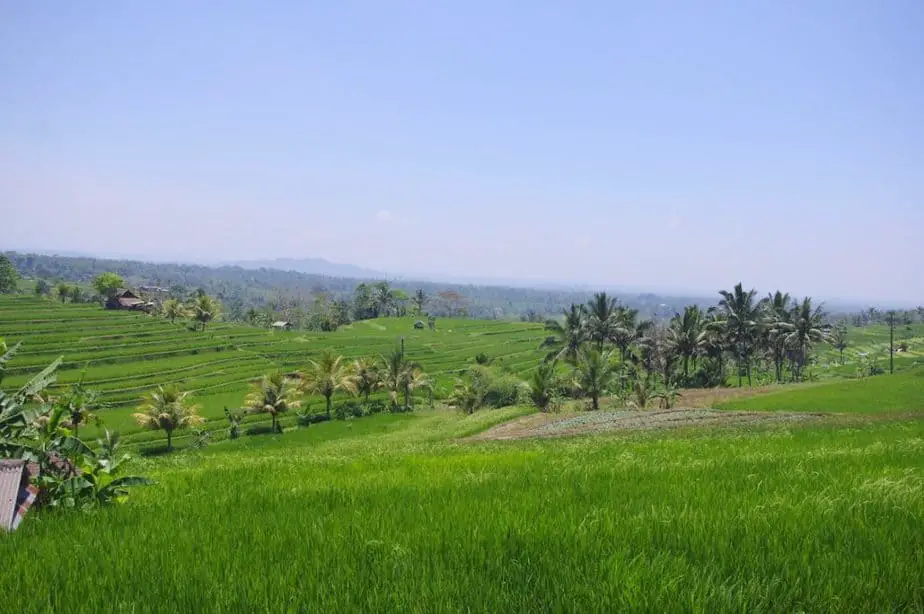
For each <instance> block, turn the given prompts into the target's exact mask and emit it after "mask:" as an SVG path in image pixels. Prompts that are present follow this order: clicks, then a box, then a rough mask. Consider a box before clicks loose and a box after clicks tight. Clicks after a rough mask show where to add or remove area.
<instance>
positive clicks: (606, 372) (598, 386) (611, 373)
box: [574, 348, 616, 410]
mask: <svg viewBox="0 0 924 614" xmlns="http://www.w3.org/2000/svg"><path fill="white" fill-rule="evenodd" d="M615 375H616V371H615V369H614V368H613V364H612V362H611V355H610V352H601V351H599V350H597V349H596V348H582V349H581V350H580V352H578V357H577V361H576V362H575V365H574V384H575V386H576V387H577V388H578V389H579V390H581V391H583V393H584V394H585V395H586V396H588V397H590V405H591V408H592V409H595V410H596V409H600V397H601V396H602V395H603V394H604V393H606V391H607V389H608V388H609V385H610V383H611V382H612V381H613V378H614V377H615Z"/></svg>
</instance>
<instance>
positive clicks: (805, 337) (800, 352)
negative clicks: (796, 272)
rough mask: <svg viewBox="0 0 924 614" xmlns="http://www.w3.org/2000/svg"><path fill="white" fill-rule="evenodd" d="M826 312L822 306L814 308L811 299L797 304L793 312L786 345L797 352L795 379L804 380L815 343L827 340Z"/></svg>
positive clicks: (805, 299) (806, 298) (808, 298)
mask: <svg viewBox="0 0 924 614" xmlns="http://www.w3.org/2000/svg"><path fill="white" fill-rule="evenodd" d="M824 318H825V312H824V310H823V309H822V306H821V305H818V306H815V307H812V299H811V297H808V296H807V297H805V298H804V299H802V302H801V303H800V302H798V301H797V302H796V306H795V307H794V308H793V310H792V318H791V320H792V323H791V324H790V325H789V332H788V334H787V335H786V336H785V341H786V345H787V346H788V347H789V348H790V349H791V350H793V351H794V352H795V354H794V357H795V361H794V365H795V370H794V372H793V377H794V378H795V379H796V380H801V379H802V371H803V369H804V368H805V363H806V362H807V361H808V356H809V352H810V351H811V349H812V346H813V345H814V344H815V343H819V342H822V341H825V340H827V338H828V331H827V326H826V325H825V323H824Z"/></svg>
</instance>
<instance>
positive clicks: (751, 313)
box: [530, 283, 846, 409]
mask: <svg viewBox="0 0 924 614" xmlns="http://www.w3.org/2000/svg"><path fill="white" fill-rule="evenodd" d="M719 294H720V300H719V302H718V304H717V305H716V306H714V307H710V308H709V309H706V310H703V309H701V308H700V307H698V306H697V305H691V306H688V307H686V308H685V309H684V311H683V313H678V314H676V315H675V316H674V317H673V318H672V319H671V320H670V322H669V323H668V324H667V325H666V326H659V325H656V324H655V323H653V322H650V321H644V320H639V318H638V312H637V311H636V310H634V309H630V308H628V307H626V306H625V305H622V304H620V303H619V301H617V300H616V299H615V298H612V297H610V296H607V294H606V293H598V294H595V295H594V298H593V299H592V300H591V301H589V302H588V303H587V304H586V305H572V306H571V308H570V309H566V310H565V311H564V313H563V317H562V318H561V319H559V320H550V321H549V322H547V323H546V329H547V330H548V332H549V337H548V338H547V339H546V340H545V342H544V343H543V344H542V345H543V347H546V348H550V349H551V352H550V353H549V355H548V356H547V358H546V362H549V363H552V364H555V363H559V362H562V363H565V364H567V365H569V366H570V367H571V371H572V381H571V386H572V389H573V390H576V391H579V392H581V393H583V395H584V396H586V397H587V398H589V399H590V401H591V406H592V407H593V408H594V409H596V408H597V407H598V406H599V397H600V396H601V395H603V394H605V393H607V392H616V393H617V394H622V395H624V396H626V398H631V399H633V402H634V404H636V405H640V406H644V405H645V404H646V403H647V402H648V401H649V400H650V399H652V398H655V397H660V398H662V400H664V403H665V404H669V403H670V399H671V398H672V397H674V396H675V389H676V387H677V386H684V387H694V386H699V387H707V386H718V385H724V384H725V383H726V378H727V371H726V368H727V365H728V364H729V363H731V364H734V365H735V367H736V369H737V377H738V385H739V386H741V385H743V382H744V379H747V381H748V385H750V384H751V383H752V380H753V378H752V372H753V370H754V368H755V367H759V368H764V367H766V368H767V370H769V369H770V368H771V367H772V369H773V373H774V377H775V379H776V381H778V382H782V381H784V380H785V379H786V377H787V374H788V376H789V378H790V379H791V380H792V381H800V380H802V379H803V378H804V377H805V369H806V366H807V365H808V364H809V361H810V358H811V354H812V350H813V348H814V346H815V345H816V344H818V343H822V342H826V341H829V340H830V341H831V342H832V343H833V344H834V345H835V347H838V348H839V349H841V350H843V348H845V347H846V335H845V333H844V332H843V331H841V333H840V334H838V333H837V330H838V329H837V328H836V327H834V328H832V327H831V326H829V325H828V324H826V323H825V313H824V311H823V310H822V308H821V306H820V305H815V304H813V302H812V299H811V298H810V297H806V298H803V299H801V300H794V299H793V298H792V297H790V296H789V294H786V293H783V292H779V291H777V292H775V293H773V294H770V295H769V296H767V297H765V298H762V299H759V298H758V297H757V292H756V291H755V290H748V291H745V290H744V288H743V286H742V284H740V283H739V284H738V285H736V286H735V287H734V288H733V289H732V290H731V291H721V292H720V293H719ZM560 371H561V370H560V369H558V370H556V369H554V368H549V367H543V368H541V369H539V370H537V371H535V372H534V373H533V375H532V378H531V381H530V388H531V389H532V390H533V391H538V392H536V394H537V396H538V397H539V399H540V400H543V399H544V398H545V396H546V395H545V394H544V391H546V389H548V388H549V386H550V384H549V382H550V381H551V379H553V378H556V377H558V376H559V375H560ZM617 384H618V385H617ZM614 386H615V388H616V390H613V388H614Z"/></svg>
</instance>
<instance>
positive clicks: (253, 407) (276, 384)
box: [229, 371, 301, 433]
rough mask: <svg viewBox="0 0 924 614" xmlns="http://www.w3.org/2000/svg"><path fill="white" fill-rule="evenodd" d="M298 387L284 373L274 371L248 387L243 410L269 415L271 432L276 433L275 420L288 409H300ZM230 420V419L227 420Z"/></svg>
mask: <svg viewBox="0 0 924 614" xmlns="http://www.w3.org/2000/svg"><path fill="white" fill-rule="evenodd" d="M299 399H300V394H299V391H298V387H297V386H296V385H295V383H294V382H292V380H290V379H289V378H288V377H286V376H285V374H284V373H281V372H279V371H275V372H273V373H270V374H269V375H264V376H263V377H261V378H260V381H258V382H254V383H253V384H251V385H250V392H249V393H248V394H247V397H246V398H245V399H244V406H245V409H246V410H247V411H248V412H250V413H253V414H269V415H270V417H271V418H272V422H273V424H272V430H273V432H274V433H275V432H277V430H278V429H277V418H278V417H279V414H284V413H286V412H287V411H289V410H290V409H298V408H299V407H301V401H300V400H299ZM229 420H230V418H229Z"/></svg>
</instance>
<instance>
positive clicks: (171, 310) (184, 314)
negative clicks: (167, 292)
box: [160, 298, 189, 323]
mask: <svg viewBox="0 0 924 614" xmlns="http://www.w3.org/2000/svg"><path fill="white" fill-rule="evenodd" d="M160 312H161V314H162V315H163V316H164V317H165V318H166V319H168V320H170V322H171V323H173V322H175V321H176V319H177V318H180V319H182V318H188V317H189V312H188V311H187V310H186V306H185V305H183V303H181V302H180V301H179V300H178V299H175V298H170V299H167V300H166V301H164V304H163V305H161V308H160Z"/></svg>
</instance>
